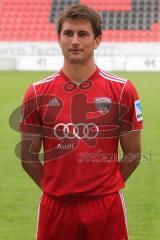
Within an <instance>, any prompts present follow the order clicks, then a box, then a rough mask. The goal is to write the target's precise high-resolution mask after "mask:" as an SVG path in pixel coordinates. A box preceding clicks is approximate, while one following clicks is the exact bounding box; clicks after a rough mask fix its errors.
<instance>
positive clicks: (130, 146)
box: [120, 130, 141, 160]
mask: <svg viewBox="0 0 160 240" xmlns="http://www.w3.org/2000/svg"><path fill="white" fill-rule="evenodd" d="M120 145H121V148H122V151H123V153H124V154H125V155H128V156H129V157H130V158H131V160H133V159H135V158H136V159H137V160H139V159H140V155H141V131H140V130H139V131H131V132H128V133H127V134H124V135H121V136H120Z"/></svg>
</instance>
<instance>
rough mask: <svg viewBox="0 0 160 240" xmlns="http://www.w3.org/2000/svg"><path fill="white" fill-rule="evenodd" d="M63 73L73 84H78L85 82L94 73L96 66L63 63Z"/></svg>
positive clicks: (92, 64) (91, 64)
mask: <svg viewBox="0 0 160 240" xmlns="http://www.w3.org/2000/svg"><path fill="white" fill-rule="evenodd" d="M62 71H63V73H64V74H65V75H66V76H67V77H68V78H69V79H70V80H71V81H73V82H75V83H77V84H79V83H80V82H82V81H85V80H87V79H88V78H89V77H90V76H92V74H93V73H94V72H95V71H96V64H95V63H94V62H92V63H91V62H90V63H89V64H70V63H65V62H64V65H63V67H62Z"/></svg>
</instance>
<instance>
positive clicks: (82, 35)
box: [78, 32, 88, 37]
mask: <svg viewBox="0 0 160 240" xmlns="http://www.w3.org/2000/svg"><path fill="white" fill-rule="evenodd" d="M78 35H79V36H80V37H86V36H88V33H87V32H80V33H79V34H78Z"/></svg>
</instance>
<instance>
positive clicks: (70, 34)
mask: <svg viewBox="0 0 160 240" xmlns="http://www.w3.org/2000/svg"><path fill="white" fill-rule="evenodd" d="M64 35H65V36H69V37H70V36H72V35H73V34H72V32H64Z"/></svg>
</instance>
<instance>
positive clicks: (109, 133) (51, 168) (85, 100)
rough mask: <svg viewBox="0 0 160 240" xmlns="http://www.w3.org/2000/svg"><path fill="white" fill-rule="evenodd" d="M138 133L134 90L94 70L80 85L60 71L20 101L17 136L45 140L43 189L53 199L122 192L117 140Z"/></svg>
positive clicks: (139, 121)
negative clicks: (125, 135) (130, 133)
mask: <svg viewBox="0 0 160 240" xmlns="http://www.w3.org/2000/svg"><path fill="white" fill-rule="evenodd" d="M139 129H142V109H141V105H140V101H139V97H138V95H137V92H136V90H135V88H134V86H133V85H132V84H131V82H130V81H129V80H125V79H122V78H119V77H117V76H114V75H112V74H110V73H108V72H105V71H103V70H100V69H99V68H98V67H97V69H96V71H95V73H94V74H93V75H92V76H91V77H90V78H89V79H88V80H86V81H82V82H81V83H80V84H79V85H76V84H75V83H74V82H72V81H70V80H69V79H68V78H67V77H66V76H65V75H64V73H63V71H62V70H61V71H59V72H58V73H57V74H56V75H55V76H53V77H49V78H47V79H45V80H42V81H39V82H37V83H34V84H32V85H31V86H30V87H29V89H28V90H27V92H26V94H25V97H24V103H23V107H22V112H21V123H20V130H21V132H27V133H31V134H38V135H41V136H42V137H43V149H44V175H43V179H42V189H43V191H45V192H47V193H48V194H51V195H54V196H65V195H67V196H98V195H106V194H110V193H113V192H116V191H119V190H120V189H121V188H123V187H124V180H123V177H122V175H121V172H120V168H119V164H118V142H119V137H120V135H121V134H124V133H125V132H128V131H134V130H139Z"/></svg>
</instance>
